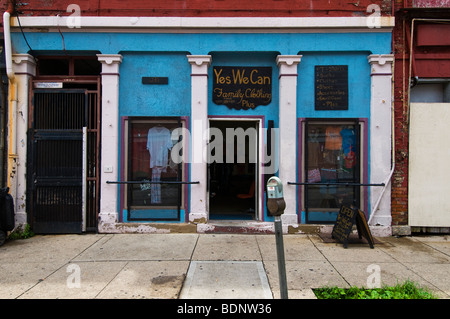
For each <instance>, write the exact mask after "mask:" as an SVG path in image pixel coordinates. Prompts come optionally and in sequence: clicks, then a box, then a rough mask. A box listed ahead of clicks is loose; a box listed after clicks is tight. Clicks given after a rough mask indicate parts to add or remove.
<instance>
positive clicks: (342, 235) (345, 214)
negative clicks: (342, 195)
mask: <svg viewBox="0 0 450 319" xmlns="http://www.w3.org/2000/svg"><path fill="white" fill-rule="evenodd" d="M355 217H356V212H355V210H353V209H352V208H350V207H347V206H344V205H343V206H341V209H340V210H339V214H338V216H337V218H336V223H335V224H334V227H333V231H332V232H331V237H332V238H335V239H337V240H339V241H340V242H341V243H343V244H344V248H347V246H348V236H349V235H350V233H351V232H352V228H353V224H354V223H355Z"/></svg>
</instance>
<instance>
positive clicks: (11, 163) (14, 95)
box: [3, 1, 18, 197]
mask: <svg viewBox="0 0 450 319" xmlns="http://www.w3.org/2000/svg"><path fill="white" fill-rule="evenodd" d="M13 12H14V4H13V2H12V1H10V2H9V6H8V10H7V11H5V13H3V34H4V41H5V63H6V74H7V76H8V79H9V94H8V95H9V101H8V124H7V125H8V145H7V148H8V166H7V176H6V180H7V183H6V185H7V187H9V189H10V190H11V191H12V193H13V197H14V196H15V195H16V186H17V185H16V184H17V181H16V179H15V178H13V176H14V174H15V170H16V158H17V149H16V148H17V144H16V130H17V99H18V90H17V83H16V79H15V75H14V71H13V67H12V45H11V14H12V13H13ZM12 181H13V182H12ZM12 183H14V185H12Z"/></svg>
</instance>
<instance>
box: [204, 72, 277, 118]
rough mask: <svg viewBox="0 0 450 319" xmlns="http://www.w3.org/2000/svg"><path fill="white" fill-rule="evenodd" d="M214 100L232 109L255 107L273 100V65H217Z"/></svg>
mask: <svg viewBox="0 0 450 319" xmlns="http://www.w3.org/2000/svg"><path fill="white" fill-rule="evenodd" d="M212 95H213V97H212V98H213V102H214V103H215V104H218V105H226V106H227V107H229V108H230V109H237V110H240V109H244V110H248V109H254V108H255V107H257V106H258V105H267V104H269V103H270V102H271V101H272V68H271V67H252V66H248V67H237V66H215V67H214V68H213V93H212Z"/></svg>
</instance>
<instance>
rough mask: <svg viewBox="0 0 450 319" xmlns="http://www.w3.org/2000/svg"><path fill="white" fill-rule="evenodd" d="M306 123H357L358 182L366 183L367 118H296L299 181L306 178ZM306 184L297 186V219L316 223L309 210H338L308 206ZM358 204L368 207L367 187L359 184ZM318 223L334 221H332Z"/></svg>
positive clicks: (325, 211) (362, 207) (336, 210)
mask: <svg viewBox="0 0 450 319" xmlns="http://www.w3.org/2000/svg"><path fill="white" fill-rule="evenodd" d="M308 124H323V125H345V124H349V125H357V126H358V130H359V140H358V141H357V144H358V145H359V148H360V150H359V159H358V164H359V180H360V183H362V184H366V183H368V139H369V136H368V119H367V118H298V145H297V147H298V158H297V180H298V181H299V182H301V183H305V182H306V179H307V172H308V169H307V167H306V164H307V163H306V156H307V155H308V154H307V150H306V147H307V145H306V142H307V141H306V138H307V134H306V129H307V126H308ZM306 192H307V185H298V186H297V198H298V200H297V208H298V211H299V213H301V214H302V216H301V218H300V216H299V220H301V222H304V223H306V224H308V223H318V222H319V221H317V220H311V219H310V218H309V216H308V214H309V212H319V213H320V212H324V213H327V212H333V213H334V212H336V213H337V212H338V211H339V208H336V209H334V208H309V207H308V206H307V203H306V198H307V195H306ZM358 192H359V196H358V195H357V196H358V197H359V198H358V199H359V205H360V206H361V209H363V210H365V211H367V209H368V194H369V193H368V188H367V187H365V186H359V190H358ZM319 223H322V224H326V223H334V221H329V222H324V221H320V222H319Z"/></svg>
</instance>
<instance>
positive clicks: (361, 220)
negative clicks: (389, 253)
mask: <svg viewBox="0 0 450 319" xmlns="http://www.w3.org/2000/svg"><path fill="white" fill-rule="evenodd" d="M357 211H358V213H357V214H356V229H357V230H358V235H359V238H360V239H361V236H362V237H364V238H365V239H367V241H368V242H369V246H370V248H373V244H374V240H373V237H372V233H371V232H370V228H369V225H368V224H367V220H366V215H365V214H364V212H362V211H361V210H359V209H357Z"/></svg>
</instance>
